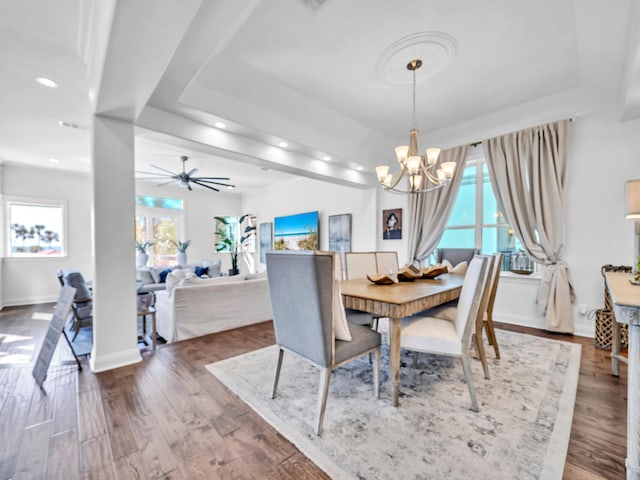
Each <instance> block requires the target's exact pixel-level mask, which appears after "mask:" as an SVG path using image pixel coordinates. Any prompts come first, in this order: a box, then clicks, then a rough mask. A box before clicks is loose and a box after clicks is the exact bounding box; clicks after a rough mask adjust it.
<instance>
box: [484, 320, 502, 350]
mask: <svg viewBox="0 0 640 480" xmlns="http://www.w3.org/2000/svg"><path fill="white" fill-rule="evenodd" d="M483 326H484V328H485V330H486V331H487V338H488V339H489V344H491V345H492V346H493V351H494V352H495V354H496V358H497V359H498V360H500V348H499V347H498V340H497V339H496V331H495V329H494V328H493V318H491V315H487V319H486V320H485V321H484V322H483Z"/></svg>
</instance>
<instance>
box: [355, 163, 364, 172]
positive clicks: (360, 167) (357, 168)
mask: <svg viewBox="0 0 640 480" xmlns="http://www.w3.org/2000/svg"><path fill="white" fill-rule="evenodd" d="M356 170H358V171H359V172H361V171H362V170H364V167H363V166H361V165H358V166H357V167H356Z"/></svg>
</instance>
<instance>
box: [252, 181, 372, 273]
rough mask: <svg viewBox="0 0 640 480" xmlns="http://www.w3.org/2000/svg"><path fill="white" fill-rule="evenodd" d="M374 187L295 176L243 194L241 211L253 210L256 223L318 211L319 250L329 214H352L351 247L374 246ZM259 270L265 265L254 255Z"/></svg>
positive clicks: (326, 239)
mask: <svg viewBox="0 0 640 480" xmlns="http://www.w3.org/2000/svg"><path fill="white" fill-rule="evenodd" d="M376 202H377V199H376V189H374V188H371V189H366V190H361V189H355V188H350V187H344V186H341V185H333V184H329V183H324V182H320V181H318V180H312V179H307V178H295V179H292V180H289V181H286V182H284V183H279V184H278V185H269V186H266V187H264V188H262V189H260V190H257V191H255V192H252V193H250V194H247V195H244V196H243V201H242V211H243V212H245V213H248V212H250V213H254V214H255V215H256V218H257V223H258V224H260V223H265V222H273V219H274V217H279V216H284V215H292V214H296V213H303V212H309V211H314V210H318V213H319V220H320V225H319V230H320V231H319V233H320V249H328V248H329V228H328V217H329V215H338V214H343V213H350V214H351V235H352V237H351V249H352V250H354V251H371V250H375V249H376V242H375V238H376V231H377V225H376V222H375V220H374V219H375V218H376V212H377V207H376ZM254 258H255V259H256V260H255V264H256V266H257V270H258V271H264V269H265V265H264V264H260V262H259V252H256V254H255V255H254Z"/></svg>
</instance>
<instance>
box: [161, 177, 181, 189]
mask: <svg viewBox="0 0 640 480" xmlns="http://www.w3.org/2000/svg"><path fill="white" fill-rule="evenodd" d="M177 181H178V179H177V178H174V179H173V180H169V181H168V182H164V183H159V184H158V185H157V186H158V187H164V186H165V185H169V184H170V183H173V182H177Z"/></svg>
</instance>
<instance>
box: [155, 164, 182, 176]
mask: <svg viewBox="0 0 640 480" xmlns="http://www.w3.org/2000/svg"><path fill="white" fill-rule="evenodd" d="M149 166H151V167H153V168H157V169H158V170H162V171H163V172H167V173H170V174H171V175H177V174H176V173H175V172H172V171H171V170H167V169H166V168H162V167H159V166H157V165H153V164H151V165H149Z"/></svg>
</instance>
